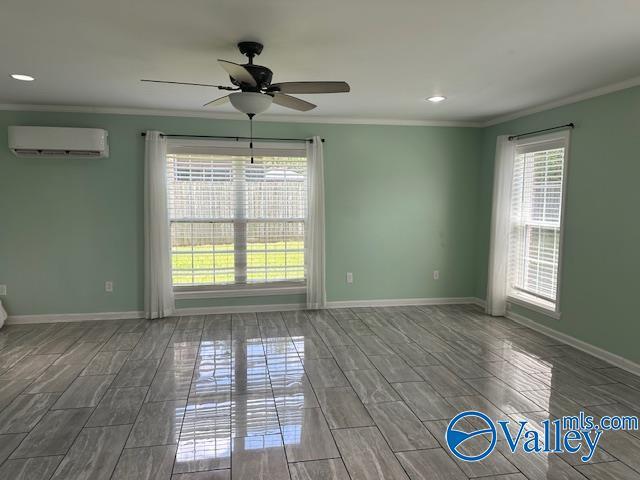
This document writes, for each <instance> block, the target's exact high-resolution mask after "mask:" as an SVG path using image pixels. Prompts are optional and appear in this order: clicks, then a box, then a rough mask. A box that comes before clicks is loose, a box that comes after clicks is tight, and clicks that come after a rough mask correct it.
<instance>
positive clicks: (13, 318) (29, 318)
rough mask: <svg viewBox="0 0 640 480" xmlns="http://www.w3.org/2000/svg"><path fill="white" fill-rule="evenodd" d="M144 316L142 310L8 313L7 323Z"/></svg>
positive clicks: (91, 320)
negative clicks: (41, 313)
mask: <svg viewBox="0 0 640 480" xmlns="http://www.w3.org/2000/svg"><path fill="white" fill-rule="evenodd" d="M131 318H144V312H140V311H131V312H101V313H55V314H45V315H9V317H8V318H7V325H26V324H30V323H67V322H93V321H97V320H124V319H131Z"/></svg>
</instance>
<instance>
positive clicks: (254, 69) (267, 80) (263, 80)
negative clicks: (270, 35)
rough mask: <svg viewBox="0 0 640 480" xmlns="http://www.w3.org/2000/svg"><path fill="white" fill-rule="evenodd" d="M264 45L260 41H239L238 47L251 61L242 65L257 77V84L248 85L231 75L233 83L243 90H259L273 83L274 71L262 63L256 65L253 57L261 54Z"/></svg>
mask: <svg viewBox="0 0 640 480" xmlns="http://www.w3.org/2000/svg"><path fill="white" fill-rule="evenodd" d="M263 48H264V46H263V45H262V44H261V43H259V42H240V43H238V49H239V50H240V53H242V54H243V55H246V56H247V58H248V59H249V63H245V64H243V65H242V66H243V67H244V68H246V69H247V70H249V73H251V76H252V77H253V78H254V79H255V81H256V83H257V85H255V86H253V85H248V84H246V83H243V82H239V81H238V80H236V79H234V78H233V77H229V78H230V79H231V83H233V84H234V85H236V86H238V87H240V89H241V90H242V91H243V92H259V91H261V90H263V89H264V88H266V87H268V86H269V85H271V79H272V78H273V72H272V71H271V70H270V69H268V68H267V67H263V66H262V65H254V63H253V57H255V56H257V55H260V53H262V49H263Z"/></svg>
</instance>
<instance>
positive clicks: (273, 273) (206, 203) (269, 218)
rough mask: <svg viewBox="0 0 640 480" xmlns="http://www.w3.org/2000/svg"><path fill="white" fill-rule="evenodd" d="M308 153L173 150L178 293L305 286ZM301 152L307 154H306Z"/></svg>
mask: <svg viewBox="0 0 640 480" xmlns="http://www.w3.org/2000/svg"><path fill="white" fill-rule="evenodd" d="M304 147H305V145H304V144H302V145H295V147H293V146H292V147H290V148H284V146H278V147H277V148H274V147H267V146H263V147H262V148H260V147H259V146H257V147H256V148H255V149H254V163H253V164H252V163H251V161H250V159H251V157H250V152H249V151H248V150H247V149H246V148H244V147H238V146H235V145H234V144H231V145H229V144H228V143H226V144H220V143H215V142H206V143H202V142H198V141H195V142H192V143H189V142H186V143H184V142H183V143H179V144H178V143H176V144H173V145H170V147H169V153H168V155H167V191H168V203H169V220H170V226H171V251H172V270H173V284H174V286H198V285H231V284H236V285H246V284H258V283H268V282H283V281H284V282H288V281H296V282H300V281H303V280H304V278H305V271H304V230H305V216H306V212H307V163H306V152H305V150H304ZM301 148H302V149H301Z"/></svg>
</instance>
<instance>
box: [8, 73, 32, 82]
mask: <svg viewBox="0 0 640 480" xmlns="http://www.w3.org/2000/svg"><path fill="white" fill-rule="evenodd" d="M11 78H13V79H14V80H22V81H23V82H33V81H34V80H35V78H33V77H32V76H31V75H22V74H20V73H12V74H11Z"/></svg>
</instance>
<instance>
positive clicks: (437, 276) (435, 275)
mask: <svg viewBox="0 0 640 480" xmlns="http://www.w3.org/2000/svg"><path fill="white" fill-rule="evenodd" d="M433 279H434V280H440V270H434V271H433Z"/></svg>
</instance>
